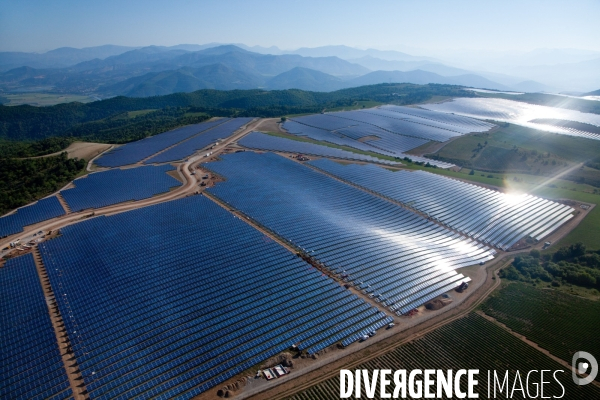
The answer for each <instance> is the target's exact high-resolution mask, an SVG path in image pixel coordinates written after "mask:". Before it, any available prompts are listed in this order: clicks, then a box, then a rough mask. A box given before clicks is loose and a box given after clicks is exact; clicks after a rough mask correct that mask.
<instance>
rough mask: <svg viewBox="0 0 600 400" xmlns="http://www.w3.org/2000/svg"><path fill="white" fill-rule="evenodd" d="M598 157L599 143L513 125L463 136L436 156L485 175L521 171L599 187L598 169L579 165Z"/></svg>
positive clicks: (599, 176)
mask: <svg viewBox="0 0 600 400" xmlns="http://www.w3.org/2000/svg"><path fill="white" fill-rule="evenodd" d="M599 154H600V141H598V140H590V139H586V138H579V137H569V136H565V135H559V134H553V133H548V132H543V131H538V130H535V129H531V128H526V127H522V126H518V125H513V124H501V126H500V127H499V128H498V129H497V130H495V131H493V132H489V133H480V134H474V135H466V136H462V137H460V138H457V139H455V140H453V141H452V142H450V143H448V144H447V145H446V146H444V147H443V148H442V149H440V150H439V151H438V152H436V153H435V157H439V158H440V159H441V160H444V161H448V162H454V163H456V164H458V165H461V166H463V167H467V168H474V169H479V170H483V171H488V172H496V173H499V172H521V173H528V174H535V175H542V176H553V175H556V174H559V173H561V172H563V171H565V170H567V169H570V168H573V170H572V171H569V172H568V173H567V174H566V175H565V178H566V179H569V180H571V181H574V182H578V183H588V184H591V185H593V186H595V187H598V186H600V170H598V169H594V168H590V167H588V166H585V165H581V163H586V162H590V161H591V160H595V159H596V158H598V155H599Z"/></svg>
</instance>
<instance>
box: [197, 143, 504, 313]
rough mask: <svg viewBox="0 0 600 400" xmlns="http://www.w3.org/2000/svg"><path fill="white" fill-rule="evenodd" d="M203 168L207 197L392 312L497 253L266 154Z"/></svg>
mask: <svg viewBox="0 0 600 400" xmlns="http://www.w3.org/2000/svg"><path fill="white" fill-rule="evenodd" d="M222 158H223V160H222V161H220V162H213V163H206V164H205V167H206V168H208V169H210V170H213V171H214V172H216V173H218V174H220V175H221V176H223V177H225V179H226V180H225V182H221V183H220V184H219V185H217V186H215V187H213V188H210V189H209V192H210V193H212V194H214V195H215V196H217V197H218V198H220V199H221V200H223V201H224V202H226V203H227V204H228V205H229V206H231V207H233V208H236V209H239V210H240V211H242V212H243V213H244V214H246V215H248V216H250V217H251V218H253V219H254V220H256V221H257V222H258V223H260V224H261V225H262V226H264V227H266V228H268V229H270V230H271V231H272V232H274V233H275V234H277V235H279V236H280V237H281V238H283V239H284V240H286V241H289V243H291V244H293V245H294V246H296V247H298V248H299V249H302V250H303V251H304V252H306V253H307V254H309V255H311V256H314V257H315V258H316V259H317V260H319V261H320V262H322V263H323V264H324V265H325V266H326V267H327V268H328V269H329V270H331V271H333V272H335V273H337V274H339V275H340V276H341V277H343V278H344V279H346V280H347V281H351V282H353V283H354V284H355V285H357V287H359V288H360V289H361V290H364V292H365V293H366V294H369V295H371V296H372V297H373V298H376V299H377V300H378V301H380V302H381V303H382V304H383V305H385V306H387V307H389V308H390V310H392V311H397V312H398V313H403V312H406V310H407V307H412V308H414V307H415V306H417V305H419V304H423V302H422V299H423V298H425V297H427V296H428V295H430V294H431V293H433V292H436V291H439V290H440V289H442V288H447V287H448V285H455V286H458V284H459V283H460V282H463V281H466V280H468V278H467V277H464V276H463V275H462V274H459V273H457V272H456V271H455V269H458V268H461V267H465V266H468V265H473V264H478V263H480V262H485V261H487V260H490V259H492V258H493V254H494V253H495V251H493V250H491V249H489V248H488V247H486V246H483V245H481V244H478V243H477V242H475V241H472V240H470V239H467V238H464V237H461V236H459V235H458V234H455V233H453V232H452V231H450V230H447V229H445V228H443V227H441V226H439V225H437V224H434V223H433V222H431V221H428V220H426V219H425V218H423V217H421V216H419V215H417V214H415V213H413V212H411V211H408V210H406V209H404V208H402V207H400V206H397V205H395V204H392V203H390V202H389V201H386V200H383V199H381V198H379V197H376V196H374V195H371V194H369V193H366V192H365V191H363V190H360V189H356V188H354V187H352V186H349V185H347V184H345V183H342V182H340V181H338V180H335V179H333V178H331V177H329V176H326V175H324V174H322V173H320V172H317V171H315V170H313V169H311V168H308V167H306V166H304V165H302V164H299V163H295V162H293V161H291V160H289V159H287V158H285V157H281V156H278V155H275V154H272V153H265V154H256V153H252V152H245V153H236V154H229V155H225V156H223V157H222Z"/></svg>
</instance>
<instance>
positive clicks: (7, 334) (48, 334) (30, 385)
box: [0, 254, 72, 400]
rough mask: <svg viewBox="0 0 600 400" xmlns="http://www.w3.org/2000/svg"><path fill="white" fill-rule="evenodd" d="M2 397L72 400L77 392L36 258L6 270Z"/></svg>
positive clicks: (1, 283)
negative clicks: (61, 347)
mask: <svg viewBox="0 0 600 400" xmlns="http://www.w3.org/2000/svg"><path fill="white" fill-rule="evenodd" d="M0 301H1V302H2V312H1V313H0V317H1V321H0V342H1V343H2V350H0V352H1V356H2V366H1V367H0V368H1V369H0V397H1V398H3V399H55V400H58V399H67V398H71V394H72V392H71V388H70V385H69V379H68V377H67V374H66V371H65V368H64V364H63V361H62V358H61V355H60V352H59V349H58V343H57V341H56V335H55V333H54V328H53V327H52V322H51V321H50V315H49V314H48V307H47V306H46V299H45V297H44V292H43V290H42V287H41V284H40V279H39V278H38V274H37V271H36V267H35V263H34V261H33V256H32V255H31V254H26V255H23V256H21V257H17V258H12V259H10V260H8V261H7V262H6V265H5V266H4V267H2V268H0Z"/></svg>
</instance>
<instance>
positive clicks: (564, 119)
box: [422, 98, 600, 140]
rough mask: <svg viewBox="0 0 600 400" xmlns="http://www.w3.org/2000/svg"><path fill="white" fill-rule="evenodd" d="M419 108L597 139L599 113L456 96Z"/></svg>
mask: <svg viewBox="0 0 600 400" xmlns="http://www.w3.org/2000/svg"><path fill="white" fill-rule="evenodd" d="M422 107H424V108H427V109H429V110H434V111H437V112H440V113H448V114H450V113H452V114H459V115H461V116H462V115H464V116H468V117H472V118H479V119H491V120H496V121H502V122H509V123H511V124H517V125H522V126H526V127H528V128H532V129H537V130H541V131H546V132H554V133H558V134H561V135H569V136H580V137H584V138H588V139H592V140H600V134H599V133H598V131H599V129H598V128H600V115H598V114H596V113H585V112H581V111H577V110H570V109H567V108H561V107H548V106H542V105H537V104H529V103H524V102H522V101H513V100H506V99H496V98H457V99H453V100H452V101H446V102H443V103H432V104H424V105H422ZM453 116H454V117H456V115H453ZM573 122H575V124H573Z"/></svg>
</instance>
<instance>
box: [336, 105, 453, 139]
mask: <svg viewBox="0 0 600 400" xmlns="http://www.w3.org/2000/svg"><path fill="white" fill-rule="evenodd" d="M330 115H334V116H336V117H338V118H344V119H347V120H349V121H356V122H362V123H365V124H370V125H373V126H376V127H378V128H381V129H383V130H385V131H389V132H392V133H394V134H400V135H407V136H413V137H418V138H422V139H426V140H435V141H438V142H445V141H446V140H448V139H451V138H453V137H455V136H460V134H461V133H460V132H457V131H455V130H451V129H442V128H439V127H435V126H431V125H425V124H420V123H415V122H413V121H408V120H406V119H403V118H402V117H401V115H400V114H397V113H394V112H392V111H386V110H375V111H371V110H369V111H344V112H339V113H331V114H330Z"/></svg>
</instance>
